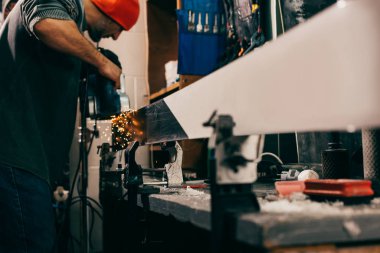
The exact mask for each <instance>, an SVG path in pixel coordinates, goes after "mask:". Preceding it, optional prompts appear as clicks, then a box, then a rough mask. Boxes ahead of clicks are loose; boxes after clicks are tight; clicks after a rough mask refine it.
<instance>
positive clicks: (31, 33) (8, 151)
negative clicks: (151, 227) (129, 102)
mask: <svg viewBox="0 0 380 253" xmlns="http://www.w3.org/2000/svg"><path fill="white" fill-rule="evenodd" d="M138 13H139V5H138V0H83V3H82V1H81V0H19V2H18V3H17V4H16V6H15V7H14V9H13V10H12V11H11V12H10V14H9V16H8V18H7V19H6V20H5V22H4V24H3V25H2V27H1V29H0V144H1V146H0V252H6V253H12V252H41V253H42V252H52V249H53V246H54V219H53V211H52V207H51V201H50V200H51V199H50V198H51V195H50V192H51V191H50V188H49V185H48V180H49V170H61V169H63V168H64V167H65V163H66V160H67V155H68V150H69V147H70V144H71V140H72V137H73V129H74V121H75V113H76V105H77V94H78V88H79V72H80V62H81V61H84V62H87V63H90V64H92V65H93V66H94V67H96V68H97V69H98V71H99V73H100V74H101V75H103V76H104V77H106V78H108V79H110V80H113V81H114V82H115V83H116V86H119V77H120V74H121V70H120V68H119V67H117V66H116V65H115V64H113V63H112V62H111V61H110V60H108V59H107V58H106V57H105V56H103V55H102V54H101V53H100V52H98V51H97V50H96V48H95V47H94V46H93V45H92V44H91V43H90V42H89V41H88V40H87V39H86V38H85V37H84V36H83V34H82V31H83V30H85V29H86V30H88V32H89V35H90V37H91V38H92V40H94V41H95V42H97V41H99V40H100V39H101V38H107V37H112V38H113V39H117V38H118V37H119V35H120V33H121V32H122V31H123V30H129V29H130V28H131V27H132V26H133V25H134V24H135V23H136V20H137V18H138Z"/></svg>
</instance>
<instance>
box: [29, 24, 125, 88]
mask: <svg viewBox="0 0 380 253" xmlns="http://www.w3.org/2000/svg"><path fill="white" fill-rule="evenodd" d="M34 31H35V33H36V35H37V36H38V38H39V39H40V40H41V41H42V42H43V43H45V44H46V45H47V46H49V47H51V48H53V49H55V50H57V51H60V52H64V53H68V54H71V55H73V56H76V57H78V58H79V59H81V60H82V61H84V62H87V63H89V64H91V65H93V66H95V67H96V68H97V69H98V71H99V73H100V74H101V75H103V76H104V77H107V78H108V79H110V80H113V81H114V82H115V87H116V88H120V74H121V69H120V68H119V67H118V66H116V65H115V64H114V63H113V62H112V61H110V60H109V59H108V58H107V57H105V56H104V55H103V54H101V53H100V52H99V51H98V50H97V49H96V48H95V47H94V46H93V45H92V44H91V43H90V42H89V41H88V40H87V39H86V38H85V37H84V36H83V35H82V34H81V33H80V31H79V29H78V27H77V26H76V24H75V22H74V21H70V20H58V19H50V18H46V19H42V20H41V21H39V22H37V23H36V24H35V26H34Z"/></svg>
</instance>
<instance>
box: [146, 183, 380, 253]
mask: <svg viewBox="0 0 380 253" xmlns="http://www.w3.org/2000/svg"><path fill="white" fill-rule="evenodd" d="M254 191H255V192H257V195H258V196H260V197H259V203H260V206H261V211H260V212H259V213H247V214H242V215H240V217H239V218H238V221H237V225H236V226H237V228H236V238H234V239H236V241H238V242H239V243H242V244H244V245H246V246H248V247H252V248H254V249H263V250H265V252H341V251H339V250H344V249H345V248H346V247H347V245H349V246H350V247H349V248H347V250H350V251H347V252H380V246H376V245H373V244H372V243H373V242H374V241H380V229H379V228H380V199H376V198H375V199H373V200H372V202H371V203H370V204H365V205H364V204H363V205H355V206H344V205H343V203H342V202H333V203H321V202H314V201H311V200H309V199H304V196H302V195H299V196H295V197H296V198H294V199H283V198H280V199H277V197H275V195H273V194H274V193H275V191H274V189H273V187H272V189H271V187H268V185H260V184H256V185H255V188H254ZM265 194H267V197H266V198H265V197H264V196H265ZM268 198H269V200H268ZM139 205H140V206H142V203H141V202H140V203H139ZM210 210H211V208H210V195H209V193H208V191H207V190H193V189H190V190H189V189H187V190H186V189H169V188H161V192H160V194H152V195H150V196H149V211H150V212H154V213H156V214H160V215H163V216H172V217H174V218H175V219H176V220H178V221H180V222H183V223H190V224H192V225H193V226H195V227H198V228H200V229H202V230H206V231H210V229H211V225H210V224H211V219H210V216H211V215H210ZM368 243H370V245H366V246H360V247H358V245H362V244H368ZM321 245H322V246H321ZM352 245H355V247H353V246H352ZM310 246H312V247H310ZM289 247H290V248H289ZM305 247H306V248H305ZM342 247H343V248H342ZM363 247H364V248H363ZM366 247H369V248H366ZM305 249H309V250H305ZM364 249H371V250H368V251H367V250H364ZM286 250H290V251H286ZM363 250H364V251H363ZM342 252H346V251H342Z"/></svg>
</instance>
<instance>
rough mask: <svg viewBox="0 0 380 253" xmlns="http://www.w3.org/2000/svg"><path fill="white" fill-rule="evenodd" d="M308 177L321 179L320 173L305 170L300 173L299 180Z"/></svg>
mask: <svg viewBox="0 0 380 253" xmlns="http://www.w3.org/2000/svg"><path fill="white" fill-rule="evenodd" d="M306 179H319V175H318V173H317V172H315V171H314V170H304V171H301V173H300V174H299V175H298V181H305V180H306Z"/></svg>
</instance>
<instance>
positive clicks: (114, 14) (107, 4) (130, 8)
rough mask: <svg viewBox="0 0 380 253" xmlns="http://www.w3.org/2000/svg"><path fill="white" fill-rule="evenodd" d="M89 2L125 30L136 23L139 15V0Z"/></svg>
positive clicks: (92, 0) (99, 0) (97, 0)
mask: <svg viewBox="0 0 380 253" xmlns="http://www.w3.org/2000/svg"><path fill="white" fill-rule="evenodd" d="M91 2H92V3H93V4H94V5H95V6H96V7H98V8H99V9H100V10H101V11H102V12H103V13H104V14H106V15H107V16H109V17H110V18H112V19H113V20H114V21H115V22H117V23H118V24H119V25H121V26H122V27H123V28H124V29H125V30H127V31H128V30H129V29H131V28H132V26H133V25H134V24H136V21H137V18H138V17H139V11H140V6H139V0H91Z"/></svg>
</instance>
